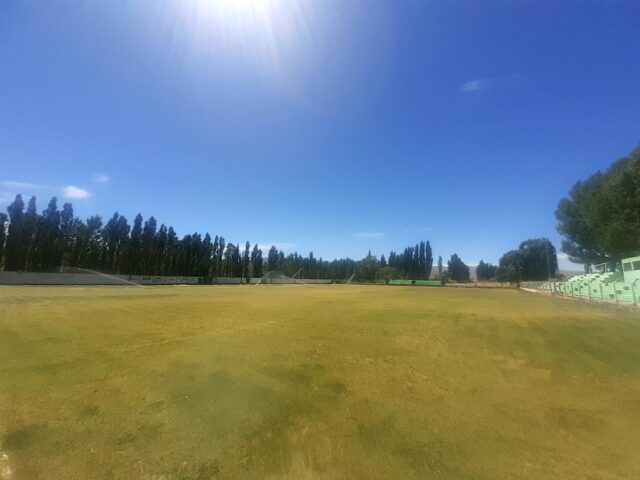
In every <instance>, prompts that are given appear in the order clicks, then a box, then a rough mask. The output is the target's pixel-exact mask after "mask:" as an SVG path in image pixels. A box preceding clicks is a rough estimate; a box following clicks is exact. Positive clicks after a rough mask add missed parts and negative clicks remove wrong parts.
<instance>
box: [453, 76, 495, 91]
mask: <svg viewBox="0 0 640 480" xmlns="http://www.w3.org/2000/svg"><path fill="white" fill-rule="evenodd" d="M489 84H490V82H489V79H486V78H477V79H475V80H469V81H468V82H466V83H464V84H463V85H462V86H461V87H460V91H462V92H464V93H470V92H477V91H479V90H482V89H484V88H486V87H488V86H489Z"/></svg>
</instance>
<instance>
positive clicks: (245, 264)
mask: <svg viewBox="0 0 640 480" xmlns="http://www.w3.org/2000/svg"><path fill="white" fill-rule="evenodd" d="M250 248H251V244H250V243H249V242H247V243H245V244H244V253H243V254H242V277H243V278H249V277H250V276H251V271H250V267H251V262H250V253H249V251H250Z"/></svg>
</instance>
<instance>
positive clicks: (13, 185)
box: [0, 180, 56, 190]
mask: <svg viewBox="0 0 640 480" xmlns="http://www.w3.org/2000/svg"><path fill="white" fill-rule="evenodd" d="M0 185H2V186H4V187H9V188H24V189H27V190H56V187H53V186H51V185H42V184H40V183H27V182H15V181H13V180H0Z"/></svg>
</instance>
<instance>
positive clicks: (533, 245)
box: [500, 238, 558, 281]
mask: <svg viewBox="0 0 640 480" xmlns="http://www.w3.org/2000/svg"><path fill="white" fill-rule="evenodd" d="M500 267H501V268H502V269H504V270H503V271H502V272H500V273H501V277H502V278H504V277H509V278H512V277H513V273H512V272H514V271H515V272H516V273H517V274H518V279H519V280H524V281H529V280H545V279H547V278H549V277H554V276H556V275H557V274H558V258H557V255H556V249H555V247H554V246H553V244H552V243H551V242H550V241H549V239H547V238H534V239H529V240H525V241H524V242H522V243H521V244H520V246H519V247H518V249H517V250H511V251H509V252H507V253H505V254H504V255H503V256H502V257H501V258H500Z"/></svg>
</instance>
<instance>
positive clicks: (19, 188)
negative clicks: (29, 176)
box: [0, 180, 91, 203]
mask: <svg viewBox="0 0 640 480" xmlns="http://www.w3.org/2000/svg"><path fill="white" fill-rule="evenodd" d="M0 185H2V186H3V187H7V188H8V189H11V190H12V191H7V192H4V193H3V194H2V199H6V198H7V197H10V198H11V201H13V198H14V197H15V195H16V193H22V194H24V195H31V194H33V193H35V192H38V191H40V192H42V191H45V192H46V191H48V192H51V194H53V195H56V194H57V195H62V196H63V197H65V198H72V199H82V198H87V197H89V196H91V193H90V192H88V191H87V190H85V189H84V188H81V187H77V186H75V185H67V186H64V187H56V186H54V185H45V184H41V183H29V182H16V181H14V180H0ZM14 192H15V193H14ZM9 203H11V202H9Z"/></svg>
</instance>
